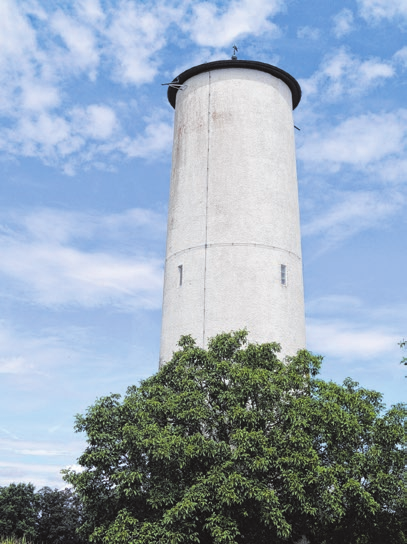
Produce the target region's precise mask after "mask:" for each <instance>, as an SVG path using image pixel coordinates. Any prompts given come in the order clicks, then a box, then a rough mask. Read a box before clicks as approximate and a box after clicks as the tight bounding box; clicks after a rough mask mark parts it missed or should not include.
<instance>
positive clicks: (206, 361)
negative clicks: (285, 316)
mask: <svg viewBox="0 0 407 544" xmlns="http://www.w3.org/2000/svg"><path fill="white" fill-rule="evenodd" d="M180 348H181V349H180V351H178V352H177V353H175V354H174V356H173V359H172V360H171V361H170V362H169V363H168V364H166V365H165V366H164V367H163V368H162V369H161V370H160V371H159V372H158V373H157V374H156V375H154V376H152V377H151V378H149V379H147V380H145V381H143V382H142V383H141V384H140V385H139V386H132V387H130V388H129V389H128V391H127V394H126V396H125V397H124V399H123V400H122V399H121V398H120V396H119V395H115V394H113V395H110V396H108V397H104V398H101V399H99V400H98V401H97V402H96V403H95V404H94V405H93V406H91V407H90V408H88V410H87V412H86V413H85V414H84V415H79V416H77V420H76V430H77V431H79V432H84V433H86V435H87V443H88V445H87V447H86V450H85V451H84V453H83V454H82V456H81V457H80V459H79V464H80V465H81V466H82V467H83V471H82V472H75V471H67V472H66V474H65V479H66V481H68V482H70V483H71V484H73V485H74V487H75V490H76V492H77V493H78V495H79V496H80V498H81V500H82V502H83V507H84V509H85V511H86V522H85V523H84V524H83V526H82V531H83V533H84V534H86V535H88V536H89V537H90V540H91V541H92V542H97V543H109V544H115V543H116V544H119V543H123V544H124V543H126V544H127V543H130V542H134V543H139V544H151V543H152V542H154V543H157V544H159V543H162V544H169V543H174V544H180V543H185V544H186V543H188V544H190V543H193V542H197V543H201V544H207V543H208V544H209V543H211V544H212V543H213V544H221V543H222V544H223V543H230V544H232V543H236V544H240V543H241V544H244V543H247V544H251V543H256V544H262V543H275V544H280V543H287V542H292V543H295V542H299V541H301V539H302V541H303V542H305V541H307V540H308V541H309V542H311V543H312V544H314V543H317V544H333V543H338V544H339V543H341V544H342V543H343V542H346V543H347V544H375V543H377V544H379V543H380V544H382V543H383V542H392V544H397V543H404V542H407V538H406V535H405V533H406V520H405V513H406V511H407V509H406V490H407V482H406V472H405V465H406V444H407V441H406V427H405V423H406V417H407V412H406V409H405V407H404V406H402V405H397V406H394V407H392V408H390V409H389V410H387V411H386V410H385V409H384V406H383V404H382V397H381V395H380V393H377V392H375V391H370V390H367V389H364V388H363V387H360V386H359V385H358V384H357V383H355V382H353V381H352V380H350V379H347V380H346V381H345V382H344V384H343V385H338V384H335V383H333V382H325V381H323V380H321V379H319V378H318V372H319V369H320V365H321V358H320V357H316V356H313V355H312V354H310V353H309V352H307V351H300V352H299V353H298V354H297V355H296V356H295V357H291V358H288V360H287V361H285V362H281V361H280V360H279V359H278V351H279V346H278V345H277V344H272V343H271V344H262V345H255V344H248V343H247V342H246V333H245V332H244V331H243V332H236V333H231V334H222V335H219V336H217V337H216V338H214V339H212V340H211V341H210V343H209V347H208V350H204V349H200V348H198V347H197V346H196V345H195V344H194V342H193V340H192V339H191V338H190V337H183V338H182V339H181V341H180Z"/></svg>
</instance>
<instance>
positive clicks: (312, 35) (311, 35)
mask: <svg viewBox="0 0 407 544" xmlns="http://www.w3.org/2000/svg"><path fill="white" fill-rule="evenodd" d="M320 36H321V31H320V30H319V28H315V27H311V26H302V27H300V28H299V29H298V31H297V37H298V38H300V39H303V38H305V39H308V40H314V41H316V40H318V39H319V38H320Z"/></svg>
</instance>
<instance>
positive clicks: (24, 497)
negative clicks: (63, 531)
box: [0, 483, 38, 540]
mask: <svg viewBox="0 0 407 544" xmlns="http://www.w3.org/2000/svg"><path fill="white" fill-rule="evenodd" d="M37 515H38V498H37V496H36V494H35V487H34V485H33V484H31V483H30V484H23V483H20V484H15V483H13V484H10V485H9V486H7V487H0V536H3V537H12V536H15V537H17V538H22V537H26V538H27V539H28V540H29V539H32V538H34V537H35V535H36V530H35V525H36V521H37Z"/></svg>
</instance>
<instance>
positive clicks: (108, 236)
mask: <svg viewBox="0 0 407 544" xmlns="http://www.w3.org/2000/svg"><path fill="white" fill-rule="evenodd" d="M235 42H236V44H237V45H238V47H239V53H238V55H239V58H241V59H252V60H259V61H263V62H268V63H270V64H275V65H277V66H279V67H280V68H282V69H284V70H286V71H288V72H289V73H291V74H292V75H293V76H294V77H296V78H297V79H298V80H299V82H300V84H301V86H302V89H303V99H302V101H301V103H300V105H299V107H298V108H297V110H296V111H295V124H296V125H297V126H298V127H300V128H301V131H300V132H298V131H296V140H297V162H298V179H299V191H300V206H301V222H302V235H303V260H304V281H305V296H306V317H307V339H308V340H307V341H308V348H309V349H310V350H312V351H314V352H316V353H320V354H322V355H324V356H325V362H324V367H323V373H322V375H323V377H324V378H326V379H333V380H335V381H338V382H341V381H342V380H343V379H344V378H346V377H347V376H351V377H352V378H354V379H356V380H358V381H359V382H360V383H361V384H362V385H364V386H366V387H369V388H372V389H376V390H378V391H381V392H382V393H384V399H385V402H386V403H387V404H389V405H390V404H392V403H396V402H400V401H404V400H405V391H406V387H407V380H405V378H404V375H405V374H406V369H405V368H403V367H401V366H400V365H399V364H398V362H399V360H400V358H401V356H402V353H401V351H400V349H399V347H398V346H397V342H399V341H400V340H401V339H402V338H403V336H404V337H405V336H407V319H406V316H407V282H406V260H407V252H406V239H407V219H406V218H407V213H406V212H407V199H406V182H407V156H406V150H407V106H406V103H405V101H406V96H407V3H406V2H401V1H400V0H341V1H339V0H331V1H330V2H327V1H326V0H313V1H310V2H304V1H300V0H263V1H262V0H236V1H235V2H211V1H210V2H199V1H196V2H189V1H184V2H179V1H177V0H168V1H167V2H154V1H137V0H136V1H131V0H123V1H119V0H55V1H52V2H50V1H46V0H43V1H36V0H18V1H16V0H2V2H1V4H0V183H1V197H0V485H8V484H9V483H10V482H12V481H15V482H20V481H21V482H29V481H31V482H33V483H34V484H35V485H36V486H43V485H50V486H52V487H53V486H57V487H61V486H62V485H63V484H62V480H61V477H60V475H59V471H60V469H61V468H63V467H66V466H68V465H74V464H75V462H76V459H77V457H78V456H79V454H80V453H81V451H82V450H83V448H84V437H83V436H81V435H77V434H75V433H74V431H73V423H74V415H75V414H76V413H83V412H84V411H85V410H86V408H87V407H88V406H89V405H91V404H92V403H93V402H94V400H95V399H96V398H97V397H100V396H103V395H106V394H109V393H110V392H115V393H116V392H118V393H124V392H125V390H126V387H127V386H129V385H131V384H134V383H137V382H138V381H139V380H140V379H141V378H145V377H147V376H149V375H151V374H152V373H154V372H156V370H157V366H158V350H159V336H160V319H161V316H160V311H161V292H162V278H163V258H164V252H165V231H166V210H167V199H168V192H169V176H170V168H171V141H172V121H173V110H172V108H171V107H170V106H169V104H168V103H167V99H166V87H162V86H161V83H165V82H168V81H170V80H171V79H172V78H173V77H174V76H176V75H177V74H178V73H180V72H181V71H183V70H184V69H187V68H189V67H191V66H194V65H196V64H200V63H203V62H208V61H211V60H219V59H225V58H229V57H230V55H231V53H232V45H233V44H234V43H235Z"/></svg>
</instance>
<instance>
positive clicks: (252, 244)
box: [166, 242, 301, 261]
mask: <svg viewBox="0 0 407 544" xmlns="http://www.w3.org/2000/svg"><path fill="white" fill-rule="evenodd" d="M230 246H236V247H258V248H262V249H274V250H277V251H283V252H284V253H288V254H289V255H292V256H293V257H296V258H297V259H298V260H299V261H301V257H299V256H298V255H297V254H296V253H293V252H292V251H289V250H288V249H283V248H281V247H277V246H272V245H269V244H256V243H255V242H219V243H215V244H201V245H199V246H192V247H187V248H185V249H181V250H180V251H176V252H175V253H172V254H171V255H169V256H168V257H167V258H166V261H169V260H170V259H172V258H173V257H176V256H178V255H181V254H182V253H186V252H187V251H193V250H196V249H207V248H212V247H214V248H216V247H230Z"/></svg>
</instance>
